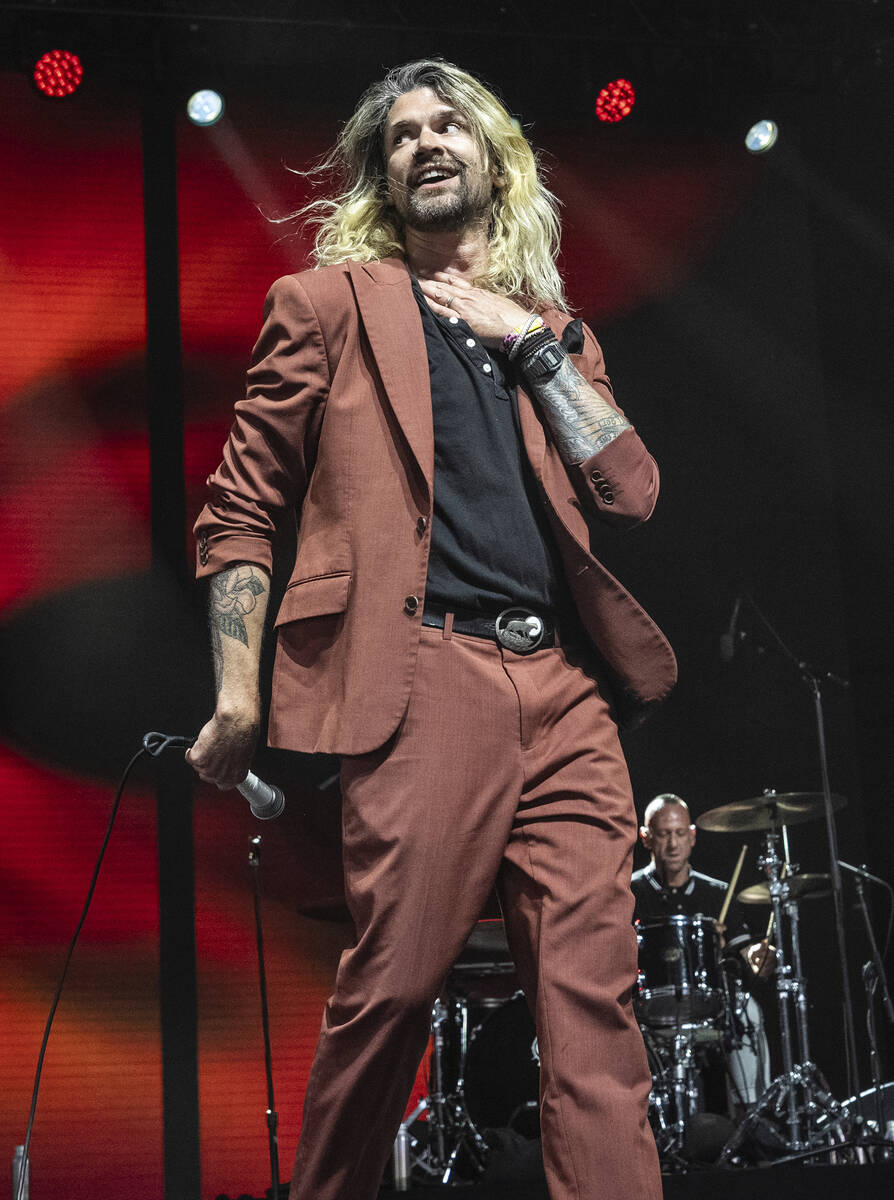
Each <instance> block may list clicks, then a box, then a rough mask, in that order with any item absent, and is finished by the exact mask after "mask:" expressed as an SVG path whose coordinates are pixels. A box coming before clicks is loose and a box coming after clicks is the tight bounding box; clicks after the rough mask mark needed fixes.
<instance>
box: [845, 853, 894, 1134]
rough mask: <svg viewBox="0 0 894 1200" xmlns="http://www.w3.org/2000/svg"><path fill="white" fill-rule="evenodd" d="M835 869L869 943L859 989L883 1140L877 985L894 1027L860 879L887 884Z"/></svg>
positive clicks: (861, 872)
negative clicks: (844, 876) (850, 889)
mask: <svg viewBox="0 0 894 1200" xmlns="http://www.w3.org/2000/svg"><path fill="white" fill-rule="evenodd" d="M839 865H840V866H842V867H844V868H845V870H847V871H849V872H850V873H851V874H853V876H854V886H855V888H856V891H857V901H858V903H859V905H860V912H861V913H862V914H863V924H864V925H865V927H866V937H867V940H868V941H869V953H870V960H869V962H867V963H864V964H863V985H864V987H865V989H866V1030H867V1033H868V1035H869V1065H870V1070H871V1072H872V1086H873V1090H874V1091H875V1116H876V1122H877V1124H878V1133H879V1137H884V1136H885V1104H884V1096H883V1093H882V1086H883V1085H882V1069H881V1059H880V1057H879V1052H878V1036H877V1029H876V1024H875V993H876V989H877V988H878V987H879V985H881V992H882V1007H883V1008H884V1010H885V1016H886V1017H887V1018H888V1022H889V1024H891V1025H894V1003H892V1002H891V992H890V990H889V988H888V980H887V978H886V977H885V967H884V963H883V962H882V956H881V954H880V953H879V948H878V943H877V942H876V940H875V930H874V929H873V928H872V920H871V918H870V916H869V908H868V907H867V904H866V892H865V888H864V886H863V881H864V879H868V880H870V881H871V882H873V883H880V884H882V886H883V887H886V888H887V887H888V884H887V883H885V881H884V880H883V879H879V878H878V877H877V876H875V875H870V873H869V872H868V871H867V870H866V869H865V868H863V867H854V866H852V865H851V864H850V863H846V862H842V863H840V864H839Z"/></svg>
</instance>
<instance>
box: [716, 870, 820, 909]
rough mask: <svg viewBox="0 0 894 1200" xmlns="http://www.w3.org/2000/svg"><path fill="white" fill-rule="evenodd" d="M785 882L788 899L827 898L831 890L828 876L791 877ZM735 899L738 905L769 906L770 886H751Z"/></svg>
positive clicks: (806, 875)
mask: <svg viewBox="0 0 894 1200" xmlns="http://www.w3.org/2000/svg"><path fill="white" fill-rule="evenodd" d="M785 882H786V883H787V884H788V894H789V899H792V898H794V899H795V900H816V899H818V898H819V897H820V896H828V894H829V893H830V892H831V890H832V877H831V876H830V875H821V874H818V875H809V874H805V875H792V877H791V879H786V880H785ZM736 899H737V900H738V901H739V903H740V904H769V903H770V885H769V883H755V884H752V886H751V887H747V888H745V889H744V890H743V891H741V892H739V894H738V896H736Z"/></svg>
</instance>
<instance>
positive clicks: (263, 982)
mask: <svg viewBox="0 0 894 1200" xmlns="http://www.w3.org/2000/svg"><path fill="white" fill-rule="evenodd" d="M248 865H249V866H250V867H251V877H252V881H253V885H254V900H255V939H256V942H257V947H258V979H259V983H260V989H261V1028H262V1030H263V1034H264V1070H265V1073H266V1076H267V1141H268V1145H269V1149H270V1176H271V1179H272V1200H279V1137H278V1133H277V1126H278V1124H279V1117H278V1116H277V1112H276V1104H275V1102H274V1099H273V1053H272V1050H271V1047H270V1019H269V1015H268V1009H267V969H266V965H265V963H264V933H263V929H262V926H261V838H260V835H258V834H255V835H254V837H252V838H249V851H248Z"/></svg>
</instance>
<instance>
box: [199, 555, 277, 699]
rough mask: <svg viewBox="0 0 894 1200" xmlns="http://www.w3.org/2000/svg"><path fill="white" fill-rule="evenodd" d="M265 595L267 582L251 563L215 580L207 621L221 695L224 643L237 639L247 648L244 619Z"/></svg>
mask: <svg viewBox="0 0 894 1200" xmlns="http://www.w3.org/2000/svg"><path fill="white" fill-rule="evenodd" d="M264 591H266V584H265V582H264V581H263V579H262V578H261V577H260V575H258V574H257V573H256V571H255V570H254V568H253V567H252V566H251V565H250V564H248V563H243V564H241V565H240V566H238V567H231V568H230V569H229V570H227V571H221V572H219V574H217V575H214V576H212V579H211V595H210V600H209V604H208V621H209V624H210V626H211V651H212V654H213V656H214V681H215V685H216V689H217V691H218V692H219V691H220V689H221V684H222V681H223V639H224V638H225V637H230V638H235V640H236V641H237V642H242V644H243V645H244V646H247V645H248V630H247V629H246V626H245V620H244V618H245V615H246V614H247V613H250V612H251V611H252V610H253V609H254V607H255V605H256V604H257V602H258V599H257V598H258V596H260V595H261V593H262V592H264Z"/></svg>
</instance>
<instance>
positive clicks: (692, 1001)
mask: <svg viewBox="0 0 894 1200" xmlns="http://www.w3.org/2000/svg"><path fill="white" fill-rule="evenodd" d="M636 938H637V943H638V946H639V974H638V978H637V986H636V990H635V992H634V1006H635V1008H636V1013H637V1018H638V1020H639V1021H640V1023H641V1024H643V1025H649V1026H652V1027H655V1028H658V1029H661V1028H669V1027H671V1026H678V1025H681V1024H686V1023H693V1022H700V1021H710V1020H712V1019H713V1018H715V1017H717V1016H718V1015H719V1014H720V1013H721V1011H722V1010H723V1001H724V992H723V978H722V970H721V965H720V937H719V935H718V933H717V929H716V926H715V923H714V921H713V920H712V919H711V918H710V917H702V916H697V917H687V916H676V915H675V916H671V917H661V918H654V919H650V920H647V921H638V922H637V923H636Z"/></svg>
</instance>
